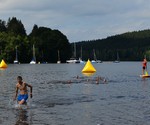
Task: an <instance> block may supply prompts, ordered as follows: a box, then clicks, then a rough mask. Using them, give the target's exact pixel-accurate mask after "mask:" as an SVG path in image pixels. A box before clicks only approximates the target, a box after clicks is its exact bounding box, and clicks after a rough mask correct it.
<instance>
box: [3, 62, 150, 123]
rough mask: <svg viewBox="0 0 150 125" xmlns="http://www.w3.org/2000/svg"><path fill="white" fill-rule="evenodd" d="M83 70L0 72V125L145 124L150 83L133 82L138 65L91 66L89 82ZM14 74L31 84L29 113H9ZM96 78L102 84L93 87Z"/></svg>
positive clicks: (48, 67) (16, 68)
mask: <svg viewBox="0 0 150 125" xmlns="http://www.w3.org/2000/svg"><path fill="white" fill-rule="evenodd" d="M83 66H84V65H83V64H43V65H42V64H40V65H27V64H21V65H9V67H8V69H6V70H0V124H1V125H118V124H119V125H149V123H150V80H149V79H145V80H144V79H141V78H140V77H139V75H140V74H141V62H121V63H118V64H115V63H111V62H104V63H102V64H94V66H95V68H96V69H97V72H96V73H95V74H94V75H93V76H91V77H85V76H83V75H82V74H81V70H82V68H83ZM148 67H150V66H149V65H148ZM18 75H21V76H22V77H23V79H24V81H25V82H27V83H30V84H32V85H33V98H32V99H30V98H29V100H28V106H29V108H25V109H18V108H15V106H14V105H15V104H14V102H12V101H11V100H12V97H13V95H14V91H15V84H16V77H17V76H18ZM77 75H78V76H79V79H77V78H76V76H77ZM97 76H101V77H103V78H105V79H106V80H107V84H103V82H100V84H96V81H95V79H96V77H97ZM101 83H102V84H101Z"/></svg>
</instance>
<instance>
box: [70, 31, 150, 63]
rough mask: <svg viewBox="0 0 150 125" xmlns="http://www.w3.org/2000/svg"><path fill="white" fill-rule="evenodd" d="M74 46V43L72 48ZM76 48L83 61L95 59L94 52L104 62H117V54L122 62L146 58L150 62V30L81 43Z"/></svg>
mask: <svg viewBox="0 0 150 125" xmlns="http://www.w3.org/2000/svg"><path fill="white" fill-rule="evenodd" d="M73 46H74V44H73V43H72V48H73ZM76 48H77V57H80V56H81V55H82V58H83V60H87V59H88V58H90V59H93V58H94V56H93V50H94V51H95V54H96V57H97V59H98V60H102V61H104V60H105V61H113V60H116V58H117V53H118V54H119V57H120V60H122V61H139V60H142V59H143V58H144V56H146V57H147V59H148V60H150V30H143V31H135V32H127V33H124V34H120V35H115V36H111V37H107V38H105V39H98V40H91V41H81V42H77V43H76ZM81 48H82V49H81ZM81 50H82V51H81ZM81 52H82V54H81Z"/></svg>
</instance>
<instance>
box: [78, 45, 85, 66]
mask: <svg viewBox="0 0 150 125" xmlns="http://www.w3.org/2000/svg"><path fill="white" fill-rule="evenodd" d="M79 61H80V63H82V64H83V63H85V61H83V60H82V46H81V55H80V58H79Z"/></svg>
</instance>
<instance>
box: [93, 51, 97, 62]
mask: <svg viewBox="0 0 150 125" xmlns="http://www.w3.org/2000/svg"><path fill="white" fill-rule="evenodd" d="M93 53H94V60H95V61H96V60H97V58H96V54H95V49H93Z"/></svg>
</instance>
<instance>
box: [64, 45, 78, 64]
mask: <svg viewBox="0 0 150 125" xmlns="http://www.w3.org/2000/svg"><path fill="white" fill-rule="evenodd" d="M66 63H80V61H79V60H78V59H77V58H76V44H75V43H74V55H73V57H72V58H70V59H69V60H66Z"/></svg>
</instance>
